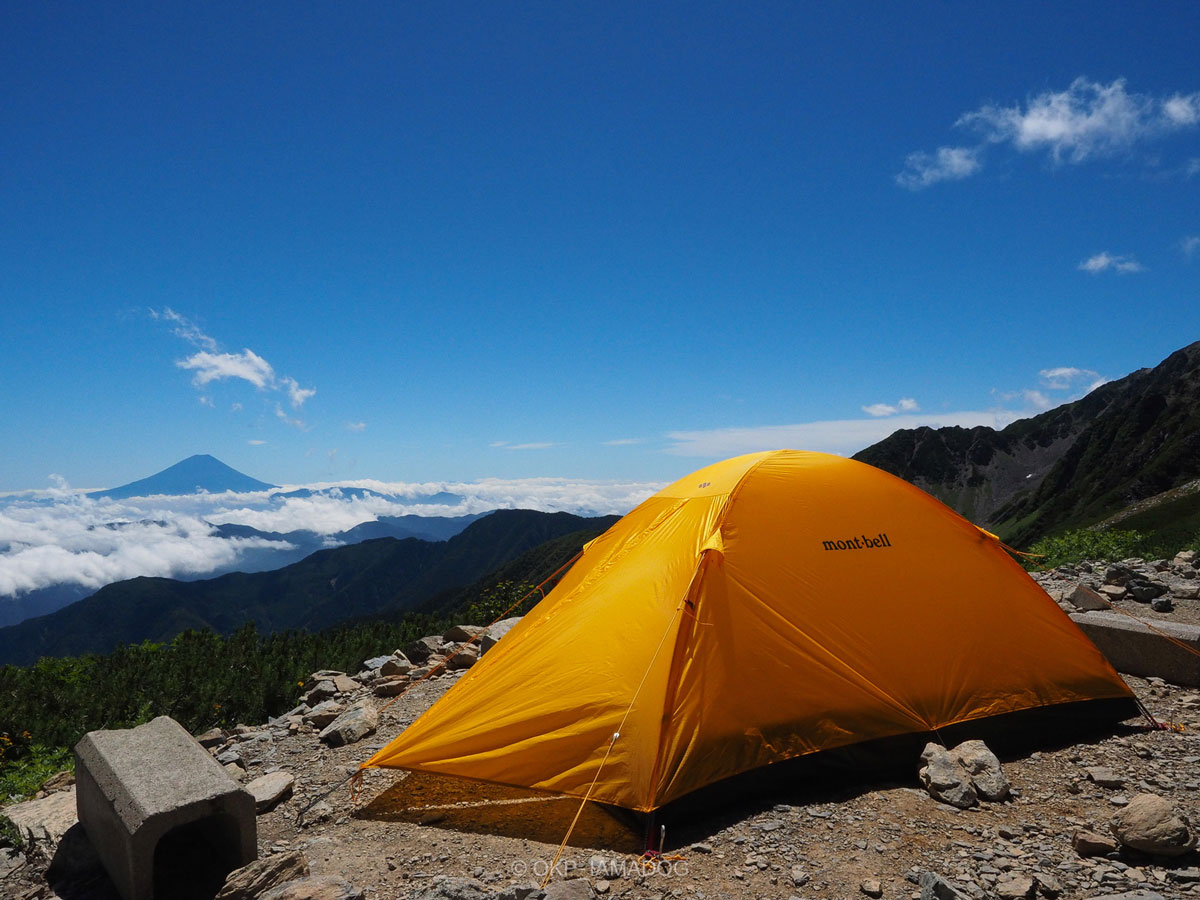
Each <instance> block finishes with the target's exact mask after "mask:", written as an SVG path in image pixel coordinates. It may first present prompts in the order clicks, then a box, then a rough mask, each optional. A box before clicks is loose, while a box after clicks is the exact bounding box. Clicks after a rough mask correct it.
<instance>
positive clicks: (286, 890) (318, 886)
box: [256, 875, 363, 900]
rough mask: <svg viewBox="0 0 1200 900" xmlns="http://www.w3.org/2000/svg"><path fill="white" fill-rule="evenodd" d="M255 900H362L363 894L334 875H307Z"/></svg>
mask: <svg viewBox="0 0 1200 900" xmlns="http://www.w3.org/2000/svg"><path fill="white" fill-rule="evenodd" d="M256 900H363V892H362V891H360V890H359V889H358V888H356V887H354V886H353V885H352V884H350V882H348V881H346V880H345V879H342V878H338V877H337V876H335V875H309V876H308V877H306V878H299V879H297V880H295V881H288V882H285V883H283V884H281V885H279V886H278V887H273V888H271V889H270V890H268V891H267V892H266V893H265V894H259V895H258V897H257V898H256Z"/></svg>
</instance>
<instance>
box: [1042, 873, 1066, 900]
mask: <svg viewBox="0 0 1200 900" xmlns="http://www.w3.org/2000/svg"><path fill="white" fill-rule="evenodd" d="M1037 889H1038V893H1039V894H1041V895H1042V896H1043V897H1045V898H1046V900H1055V898H1056V897H1058V896H1060V895H1061V894H1062V892H1063V887H1062V884H1060V883H1059V880H1058V879H1057V878H1055V877H1054V876H1053V875H1051V874H1049V873H1047V872H1038V874H1037Z"/></svg>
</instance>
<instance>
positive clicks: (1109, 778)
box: [1083, 766, 1125, 788]
mask: <svg viewBox="0 0 1200 900" xmlns="http://www.w3.org/2000/svg"><path fill="white" fill-rule="evenodd" d="M1083 771H1084V772H1086V773H1087V777H1088V780H1089V781H1091V782H1092V783H1094V784H1095V785H1097V786H1098V787H1102V788H1122V787H1125V779H1124V778H1122V777H1121V776H1120V775H1118V774H1117V773H1116V772H1114V771H1113V770H1112V769H1110V768H1109V767H1108V766H1089V767H1088V768H1086V769H1084V770H1083Z"/></svg>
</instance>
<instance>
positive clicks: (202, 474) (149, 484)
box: [88, 454, 277, 500]
mask: <svg viewBox="0 0 1200 900" xmlns="http://www.w3.org/2000/svg"><path fill="white" fill-rule="evenodd" d="M275 487H277V485H274V484H267V483H266V482H265V481H259V480H258V479H256V478H251V477H250V476H249V475H243V474H242V473H241V472H239V471H238V470H237V469H233V468H230V467H229V466H227V465H225V463H223V462H221V461H220V460H219V459H217V458H216V457H213V456H209V455H208V454H196V455H195V456H189V457H188V458H187V459H184V460H181V461H179V462H177V463H175V465H173V466H168V467H167V468H165V469H163V470H162V471H161V472H158V473H156V474H154V475H151V476H150V477H149V478H141V479H139V480H137V481H131V482H129V484H123V485H121V486H120V487H115V488H109V489H107V490H103V491H92V492H91V493H89V494H88V496H89V497H97V498H99V497H109V498H111V499H113V500H127V499H129V498H130V497H153V496H156V495H158V494H170V495H179V494H197V493H200V492H202V491H203V492H205V493H209V494H219V493H223V492H225V491H235V492H237V493H246V492H248V491H269V490H272V489H273V488H275Z"/></svg>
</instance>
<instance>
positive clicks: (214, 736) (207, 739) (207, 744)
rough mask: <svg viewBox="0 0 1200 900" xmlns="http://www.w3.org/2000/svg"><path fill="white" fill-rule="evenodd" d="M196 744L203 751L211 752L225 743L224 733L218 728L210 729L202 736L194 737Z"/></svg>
mask: <svg viewBox="0 0 1200 900" xmlns="http://www.w3.org/2000/svg"><path fill="white" fill-rule="evenodd" d="M196 742H197V743H198V744H200V746H201V747H203V748H204V749H205V750H211V749H212V748H213V747H219V746H221V744H223V743H225V732H223V731H222V730H221V729H220V728H210V729H208V731H205V732H204V733H203V734H198V735H196Z"/></svg>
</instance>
